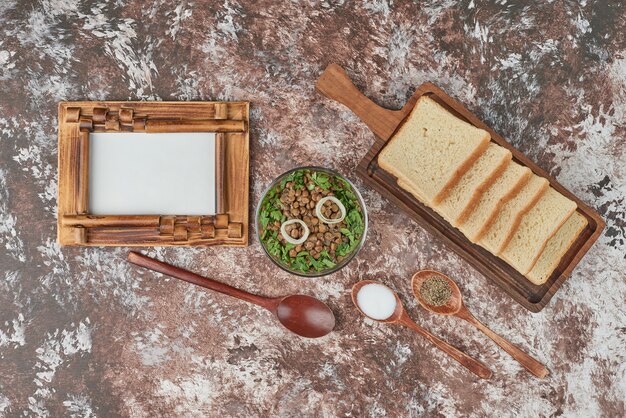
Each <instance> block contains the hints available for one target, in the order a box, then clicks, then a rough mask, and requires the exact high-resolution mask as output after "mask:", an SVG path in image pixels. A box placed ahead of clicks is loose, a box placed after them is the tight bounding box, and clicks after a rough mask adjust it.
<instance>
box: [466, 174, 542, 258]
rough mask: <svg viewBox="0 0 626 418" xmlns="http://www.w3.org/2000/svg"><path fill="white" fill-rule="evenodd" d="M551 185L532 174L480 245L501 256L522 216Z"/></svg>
mask: <svg viewBox="0 0 626 418" xmlns="http://www.w3.org/2000/svg"><path fill="white" fill-rule="evenodd" d="M549 185H550V183H549V182H548V180H546V179H544V178H543V177H539V176H537V175H535V174H532V175H531V177H530V180H528V182H526V184H525V185H524V187H522V188H521V190H520V191H519V193H518V194H516V195H515V196H514V197H513V198H512V199H511V200H509V201H508V202H506V203H505V204H504V205H502V208H501V209H500V212H498V215H497V216H496V218H495V219H494V221H493V222H492V224H491V226H490V227H489V228H488V229H487V230H486V232H485V233H484V234H483V236H482V238H481V239H480V241H479V242H478V243H479V244H480V245H482V246H483V247H485V248H486V249H487V250H489V251H491V252H492V253H493V254H495V255H500V253H501V252H502V250H503V249H504V247H506V245H507V244H508V243H509V241H510V240H511V238H512V237H513V233H514V232H515V230H516V229H517V227H518V225H519V224H520V221H521V220H522V216H524V215H525V214H526V213H527V212H528V211H529V210H530V208H532V207H533V206H534V205H535V203H537V201H538V200H539V198H540V197H541V195H543V193H544V192H545V191H546V190H547V189H548V186H549Z"/></svg>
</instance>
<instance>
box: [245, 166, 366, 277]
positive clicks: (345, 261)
mask: <svg viewBox="0 0 626 418" xmlns="http://www.w3.org/2000/svg"><path fill="white" fill-rule="evenodd" d="M299 170H311V171H316V172H322V173H326V174H328V175H330V176H334V177H335V176H336V177H339V178H340V179H342V180H344V181H345V182H346V183H348V184H349V185H350V187H351V188H352V191H353V192H354V194H355V195H356V197H357V200H358V202H359V205H360V206H361V214H362V215H363V234H361V239H360V240H359V243H358V244H357V246H356V247H355V248H354V250H352V252H351V253H350V254H348V255H346V257H345V258H344V259H343V260H341V261H340V262H339V263H337V264H335V266H333V267H330V268H328V269H324V270H320V271H317V270H313V271H309V272H303V271H301V270H294V269H291V268H290V267H289V266H288V265H286V264H284V263H283V262H282V261H281V260H280V259H278V258H276V257H274V256H273V255H271V254H270V253H269V251H268V250H267V248H266V247H265V244H264V243H263V241H262V240H261V229H262V226H261V224H260V221H259V216H260V211H261V205H262V203H263V201H264V200H265V197H266V195H267V193H268V192H269V191H270V190H272V189H273V188H274V187H275V186H276V185H277V184H279V183H280V182H281V181H282V180H283V179H284V178H285V177H287V176H289V175H290V174H291V173H293V172H295V171H299ZM254 222H255V225H256V236H257V239H258V240H259V242H260V243H261V248H263V251H264V252H265V254H266V255H267V256H268V257H269V259H270V260H272V262H274V264H276V265H277V266H278V267H280V268H281V269H283V270H285V271H286V272H288V273H291V274H295V275H297V276H300V277H321V276H326V275H328V274H332V273H335V272H337V271H339V270H341V269H342V268H344V267H345V266H346V265H347V264H348V263H349V262H350V261H351V260H352V259H353V258H354V257H355V256H356V255H357V254H358V253H359V251H361V248H362V247H363V243H364V242H365V237H366V236H367V227H368V218H367V208H366V207H365V202H364V201H363V197H362V196H361V193H360V192H359V190H358V189H357V188H356V186H355V185H354V184H353V183H352V182H351V181H350V180H348V179H347V178H346V177H344V176H343V175H341V174H339V173H338V172H336V171H335V170H331V169H329V168H324V167H317V166H305V167H296V168H294V169H291V170H289V171H286V172H284V173H283V174H281V175H280V176H278V177H277V178H276V179H274V181H272V183H271V184H270V185H269V186H268V187H267V188H266V189H265V191H264V192H263V195H262V196H261V200H259V203H258V204H257V208H256V212H255V220H254Z"/></svg>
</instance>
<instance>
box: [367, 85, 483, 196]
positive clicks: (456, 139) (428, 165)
mask: <svg viewBox="0 0 626 418" xmlns="http://www.w3.org/2000/svg"><path fill="white" fill-rule="evenodd" d="M489 141H490V136H489V133H488V132H487V131H485V130H483V129H478V128H476V127H474V126H472V125H471V124H469V123H467V122H464V121H462V120H461V119H459V118H457V117H456V116H454V115H453V114H451V113H450V112H448V111H447V110H446V109H445V108H444V107H442V106H441V105H440V104H438V103H437V102H435V101H434V100H432V99H431V98H429V97H427V96H423V97H421V98H420V99H419V100H418V101H417V103H416V104H415V107H414V108H413V110H412V111H411V113H410V114H409V116H408V117H407V119H406V120H405V122H404V124H403V125H402V126H401V127H400V129H399V130H398V132H396V134H395V135H394V136H393V137H392V138H391V140H389V143H388V144H387V145H386V146H385V147H384V148H383V150H382V151H381V152H380V154H379V156H378V164H379V165H380V166H381V167H382V168H383V169H384V170H386V171H387V172H389V173H391V174H393V175H394V176H396V177H397V178H398V179H399V180H402V181H403V182H405V183H408V184H409V185H411V187H412V189H413V190H415V191H416V192H417V194H418V195H419V196H422V200H423V202H424V203H426V204H427V205H429V206H431V207H432V206H433V205H435V204H437V203H439V202H440V201H441V200H442V199H443V198H444V197H445V195H446V194H447V193H448V192H449V190H450V188H451V187H452V186H454V184H455V183H456V182H457V181H458V180H459V178H460V177H461V175H462V174H463V173H465V171H467V169H468V168H469V167H470V166H471V165H472V164H473V163H474V161H476V159H477V158H478V157H479V156H480V155H481V154H482V153H483V152H484V150H485V149H486V148H487V145H488V144H489Z"/></svg>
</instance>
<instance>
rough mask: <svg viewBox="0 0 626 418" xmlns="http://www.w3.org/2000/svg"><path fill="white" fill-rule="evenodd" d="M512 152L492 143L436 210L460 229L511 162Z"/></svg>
mask: <svg viewBox="0 0 626 418" xmlns="http://www.w3.org/2000/svg"><path fill="white" fill-rule="evenodd" d="M511 157H512V155H511V151H509V150H508V149H506V148H504V147H501V146H500V145H498V144H496V143H493V142H491V143H490V144H489V146H488V147H487V149H486V150H485V152H484V153H483V154H482V155H481V156H480V157H479V158H478V159H477V160H476V162H474V164H472V166H471V167H470V168H469V170H467V172H466V173H465V174H463V176H461V179H460V180H459V182H458V183H457V184H456V185H455V186H454V187H453V188H452V189H451V190H450V192H449V193H448V195H447V196H446V197H445V198H444V199H443V200H442V201H441V203H440V204H439V205H437V206H436V209H437V211H438V212H439V213H441V214H442V216H443V217H444V218H445V219H446V220H447V221H448V222H450V223H451V224H452V226H455V227H458V226H459V224H460V223H462V222H463V221H464V220H465V218H466V217H467V215H468V214H469V213H470V212H471V209H472V208H473V207H474V205H475V204H476V202H477V201H478V199H479V198H480V195H481V194H482V192H483V190H485V189H486V188H487V187H488V186H490V185H491V184H492V183H493V182H494V181H495V179H496V178H497V177H498V175H499V174H501V173H502V171H503V170H504V169H505V168H506V165H507V163H508V162H509V161H510V160H511Z"/></svg>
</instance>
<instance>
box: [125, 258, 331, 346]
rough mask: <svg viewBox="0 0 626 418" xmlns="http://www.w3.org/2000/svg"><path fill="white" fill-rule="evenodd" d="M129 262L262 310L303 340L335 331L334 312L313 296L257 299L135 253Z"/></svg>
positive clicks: (251, 295) (227, 286) (230, 287)
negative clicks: (269, 313) (273, 316)
mask: <svg viewBox="0 0 626 418" xmlns="http://www.w3.org/2000/svg"><path fill="white" fill-rule="evenodd" d="M128 261H129V262H131V263H133V264H136V265H138V266H141V267H145V268H147V269H150V270H154V271H158V272H159V273H163V274H166V275H168V276H172V277H175V278H177V279H180V280H184V281H186V282H189V283H192V284H195V285H198V286H202V287H206V288H207V289H211V290H215V291H216V292H220V293H223V294H225V295H228V296H232V297H235V298H238V299H241V300H245V301H246V302H250V303H253V304H255V305H258V306H261V307H263V308H265V309H267V310H268V311H270V312H271V313H273V314H274V315H276V317H277V318H278V321H280V323H281V324H283V325H284V327H285V328H287V329H288V330H289V331H291V332H293V333H296V334H298V335H300V336H302V337H307V338H318V337H323V336H324V335H326V334H328V333H329V332H331V331H332V330H333V328H335V315H333V311H331V310H330V308H329V307H328V306H327V305H326V304H325V303H324V302H322V301H320V300H318V299H315V298H314V297H311V296H306V295H289V296H281V297H277V298H267V297H263V296H258V295H253V294H252V293H248V292H246V291H243V290H241V289H237V288H235V287H232V286H229V285H227V284H224V283H220V282H218V281H215V280H213V279H209V278H206V277H202V276H200V275H198V274H195V273H192V272H190V271H187V270H184V269H181V268H180V267H175V266H172V265H170V264H166V263H163V262H162V261H158V260H155V259H154V258H150V257H146V256H145V255H143V254H139V253H136V252H134V251H131V252H130V253H129V254H128Z"/></svg>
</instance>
